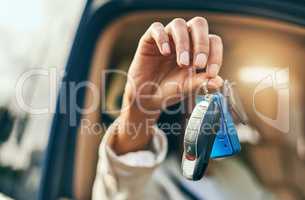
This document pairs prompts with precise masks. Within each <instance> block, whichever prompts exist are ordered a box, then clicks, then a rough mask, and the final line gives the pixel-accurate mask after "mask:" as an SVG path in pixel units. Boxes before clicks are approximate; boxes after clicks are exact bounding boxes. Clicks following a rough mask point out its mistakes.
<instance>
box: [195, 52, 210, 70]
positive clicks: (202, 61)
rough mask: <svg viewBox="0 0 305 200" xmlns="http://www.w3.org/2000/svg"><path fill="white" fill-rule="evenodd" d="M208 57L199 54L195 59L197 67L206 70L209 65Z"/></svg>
mask: <svg viewBox="0 0 305 200" xmlns="http://www.w3.org/2000/svg"><path fill="white" fill-rule="evenodd" d="M207 59H208V58H207V56H206V55H205V54H204V53H199V54H198V55H197V56H196V59H195V63H194V65H195V66H198V67H202V68H204V67H205V65H206V63H207Z"/></svg>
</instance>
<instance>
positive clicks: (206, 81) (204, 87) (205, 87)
mask: <svg viewBox="0 0 305 200" xmlns="http://www.w3.org/2000/svg"><path fill="white" fill-rule="evenodd" d="M209 81H210V79H207V80H205V81H204V82H203V84H202V87H201V91H202V93H203V95H206V94H208V93H209V90H208V84H209Z"/></svg>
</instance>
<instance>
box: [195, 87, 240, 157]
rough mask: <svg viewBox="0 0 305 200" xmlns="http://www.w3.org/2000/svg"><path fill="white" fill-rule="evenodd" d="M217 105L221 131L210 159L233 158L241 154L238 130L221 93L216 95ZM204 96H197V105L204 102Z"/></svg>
mask: <svg viewBox="0 0 305 200" xmlns="http://www.w3.org/2000/svg"><path fill="white" fill-rule="evenodd" d="M215 96H216V97H217V98H216V99H217V103H218V105H219V108H220V113H221V119H220V129H219V131H218V132H217V134H216V138H215V141H214V144H213V148H212V152H211V155H210V158H212V159H216V158H224V157H228V156H233V155H235V154H237V153H239V152H240V150H241V146H240V143H239V139H238V135H237V130H236V128H235V125H234V122H233V119H232V116H231V114H230V112H229V109H228V105H227V101H225V99H224V97H223V95H222V94H221V93H220V92H217V93H215ZM203 98H204V96H197V97H196V103H199V102H200V101H202V100H203Z"/></svg>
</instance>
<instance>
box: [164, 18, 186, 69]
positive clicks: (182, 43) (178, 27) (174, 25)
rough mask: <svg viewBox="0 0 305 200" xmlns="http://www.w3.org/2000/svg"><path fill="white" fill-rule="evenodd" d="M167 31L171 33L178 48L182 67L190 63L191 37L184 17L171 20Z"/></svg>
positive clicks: (177, 54) (177, 53)
mask: <svg viewBox="0 0 305 200" xmlns="http://www.w3.org/2000/svg"><path fill="white" fill-rule="evenodd" d="M165 31H166V32H167V33H168V34H169V35H171V37H172V39H173V41H174V44H175V49H176V59H177V64H178V65H179V66H180V67H183V66H189V65H190V38H189V33H188V27H187V25H186V22H185V20H184V19H181V18H176V19H174V20H173V21H171V22H170V23H169V24H168V25H167V26H166V27H165Z"/></svg>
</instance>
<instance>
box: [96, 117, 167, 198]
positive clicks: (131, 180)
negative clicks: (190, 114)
mask: <svg viewBox="0 0 305 200" xmlns="http://www.w3.org/2000/svg"><path fill="white" fill-rule="evenodd" d="M117 122H118V121H115V122H114V123H113V124H112V125H111V126H110V128H109V129H108V130H107V132H106V134H105V136H104V138H103V140H102V142H101V144H100V148H99V161H98V166H97V174H96V177H95V182H94V186H93V193H92V199H93V200H110V199H111V200H113V199H115V200H116V199H120V200H127V199H128V200H129V199H132V200H138V199H147V198H146V193H145V192H144V191H147V188H146V187H148V185H151V184H149V182H150V181H151V176H152V173H153V171H154V169H155V168H156V167H158V166H159V165H160V163H161V162H162V161H163V160H164V159H165V156H166V153H167V138H166V137H165V135H164V133H163V132H162V131H161V130H160V129H158V128H157V127H155V133H154V136H153V139H152V141H151V145H150V147H149V148H148V149H147V150H144V151H138V152H131V153H128V154H125V155H122V156H118V155H116V154H115V152H114V151H112V149H111V148H110V147H109V146H108V141H109V139H110V137H112V136H113V135H114V134H116V127H117Z"/></svg>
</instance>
